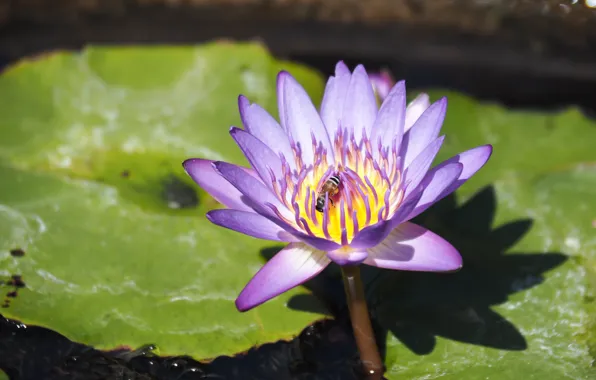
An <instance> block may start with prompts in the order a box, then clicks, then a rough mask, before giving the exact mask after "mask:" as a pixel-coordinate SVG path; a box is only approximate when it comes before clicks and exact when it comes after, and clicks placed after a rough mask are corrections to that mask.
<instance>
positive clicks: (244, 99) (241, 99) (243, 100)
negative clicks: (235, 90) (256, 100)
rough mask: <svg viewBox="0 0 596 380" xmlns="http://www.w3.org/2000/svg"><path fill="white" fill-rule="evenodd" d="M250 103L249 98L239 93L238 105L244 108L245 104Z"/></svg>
mask: <svg viewBox="0 0 596 380" xmlns="http://www.w3.org/2000/svg"><path fill="white" fill-rule="evenodd" d="M248 105H250V101H249V100H248V98H247V97H246V96H244V95H242V94H240V95H238V107H239V108H242V107H243V106H248Z"/></svg>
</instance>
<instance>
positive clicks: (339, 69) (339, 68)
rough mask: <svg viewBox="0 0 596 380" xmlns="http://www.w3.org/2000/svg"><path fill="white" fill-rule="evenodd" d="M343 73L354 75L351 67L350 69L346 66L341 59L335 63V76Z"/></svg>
mask: <svg viewBox="0 0 596 380" xmlns="http://www.w3.org/2000/svg"><path fill="white" fill-rule="evenodd" d="M341 75H352V73H351V72H350V69H348V66H346V64H345V63H344V61H339V62H337V64H336V65H335V76H336V77H337V76H341Z"/></svg>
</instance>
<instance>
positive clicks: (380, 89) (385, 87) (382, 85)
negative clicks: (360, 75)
mask: <svg viewBox="0 0 596 380" xmlns="http://www.w3.org/2000/svg"><path fill="white" fill-rule="evenodd" d="M368 77H369V79H370V83H371V84H372V87H373V91H374V92H375V95H377V96H378V97H379V98H380V99H381V100H384V99H385V98H386V97H387V95H389V91H391V88H392V87H393V86H394V85H395V80H394V79H393V76H392V75H391V73H390V72H389V71H387V70H381V71H379V72H378V73H370V74H369V75H368Z"/></svg>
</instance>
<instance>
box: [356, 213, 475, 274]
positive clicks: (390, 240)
mask: <svg viewBox="0 0 596 380" xmlns="http://www.w3.org/2000/svg"><path fill="white" fill-rule="evenodd" d="M368 252H369V257H368V259H367V260H366V261H365V262H364V263H365V264H368V265H373V266H377V267H380V268H387V269H393V270H407V271H416V272H454V271H457V270H459V269H460V268H461V267H462V262H463V259H462V257H461V255H460V254H459V252H458V251H457V249H456V248H455V247H454V246H453V245H451V243H449V242H448V241H446V240H445V239H443V238H442V237H440V236H439V235H437V234H435V233H433V232H431V231H429V230H427V229H426V228H424V227H421V226H418V225H416V224H413V223H410V222H405V223H403V224H402V225H400V226H399V227H397V228H396V229H394V230H393V231H392V232H391V234H390V235H389V236H388V237H387V240H385V241H384V242H383V243H382V244H379V245H378V246H375V247H373V248H371V249H369V250H368Z"/></svg>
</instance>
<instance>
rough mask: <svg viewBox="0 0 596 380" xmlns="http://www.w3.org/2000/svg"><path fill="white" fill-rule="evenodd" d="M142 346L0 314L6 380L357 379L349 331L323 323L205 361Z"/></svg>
mask: <svg viewBox="0 0 596 380" xmlns="http://www.w3.org/2000/svg"><path fill="white" fill-rule="evenodd" d="M152 348H153V347H152V346H151V345H147V346H145V347H142V348H140V349H138V350H135V351H129V350H124V349H123V350H115V351H109V352H103V351H99V350H96V349H93V348H92V347H88V346H86V345H83V344H79V343H76V342H72V341H70V340H69V339H67V338H65V337H64V336H62V335H60V334H58V333H56V332H54V331H51V330H48V329H45V328H41V327H36V326H26V325H24V324H21V323H19V322H17V321H14V320H10V319H7V318H4V317H1V316H0V368H2V369H3V370H4V371H5V372H6V373H7V374H8V375H9V376H10V378H11V379H20V380H40V379H90V380H93V379H98V380H99V379H114V380H115V379H131V380H133V379H135V380H136V379H139V380H140V379H162V380H182V379H188V380H190V379H246V380H250V379H271V380H273V379H292V380H294V379H295V380H307V379H321V380H323V379H329V380H331V379H347V380H350V379H362V378H363V377H362V375H361V374H360V370H359V368H360V365H359V362H358V356H357V353H356V348H355V346H354V342H353V339H352V337H351V335H350V328H349V325H348V324H347V323H345V321H343V322H342V321H337V320H330V319H328V320H322V321H320V322H317V323H315V324H313V325H311V326H308V327H307V328H305V329H304V330H303V331H302V332H301V333H300V335H298V336H297V337H296V338H295V339H293V340H291V341H287V342H285V341H281V342H277V343H271V344H264V345H262V346H259V347H255V348H252V349H251V350H249V351H248V352H246V353H243V354H239V355H236V356H231V357H229V356H220V357H218V358H216V359H215V360H213V361H211V362H209V363H200V362H197V361H196V360H194V359H192V358H190V357H185V356H180V357H159V356H156V355H153V354H152Z"/></svg>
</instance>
